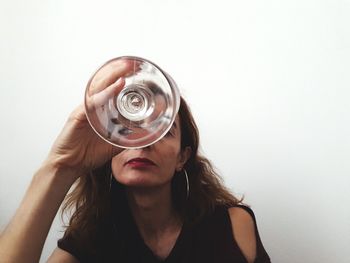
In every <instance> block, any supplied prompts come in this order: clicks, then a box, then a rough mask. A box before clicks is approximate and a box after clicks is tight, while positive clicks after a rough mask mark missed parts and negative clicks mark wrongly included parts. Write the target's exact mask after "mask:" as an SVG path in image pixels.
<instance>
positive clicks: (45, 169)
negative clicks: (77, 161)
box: [35, 158, 81, 187]
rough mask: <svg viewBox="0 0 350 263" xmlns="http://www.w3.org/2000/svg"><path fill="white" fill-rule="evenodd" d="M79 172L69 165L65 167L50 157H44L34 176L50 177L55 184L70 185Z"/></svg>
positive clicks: (78, 175)
mask: <svg viewBox="0 0 350 263" xmlns="http://www.w3.org/2000/svg"><path fill="white" fill-rule="evenodd" d="M80 175H81V172H79V171H78V170H76V169H72V168H70V167H65V166H62V165H60V164H59V163H57V162H54V161H52V160H51V159H49V158H48V159H46V160H45V161H44V162H43V163H42V165H41V167H40V168H39V170H38V171H37V172H36V174H35V177H36V178H50V180H52V181H53V182H55V183H56V184H57V183H59V185H62V186H67V187H70V186H71V185H73V183H74V182H75V181H76V180H77V179H78V178H79V177H80Z"/></svg>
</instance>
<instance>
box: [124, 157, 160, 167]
mask: <svg viewBox="0 0 350 263" xmlns="http://www.w3.org/2000/svg"><path fill="white" fill-rule="evenodd" d="M125 165H131V166H151V165H155V163H154V162H152V161H151V160H149V159H147V158H133V159H130V160H129V161H127V162H126V163H125Z"/></svg>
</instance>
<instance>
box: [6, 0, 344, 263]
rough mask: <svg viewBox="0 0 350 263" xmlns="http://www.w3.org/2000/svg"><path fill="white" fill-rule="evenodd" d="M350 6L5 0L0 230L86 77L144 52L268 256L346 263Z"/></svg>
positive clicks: (305, 0) (329, 2)
mask: <svg viewBox="0 0 350 263" xmlns="http://www.w3.org/2000/svg"><path fill="white" fill-rule="evenodd" d="M349 14H350V2H349V1H346V0H324V1H318V0H317V1H316V0H295V1H280V0H265V1H256V0H252V1H235V0H234V1H233V0H231V1H220V0H218V1H203V0H201V1H200V0H198V1H197V0H186V1H185V0H177V1H175V0H148V1H141V0H140V1H137V0H128V1H106V0H99V1H86V0H85V1H82V0H81V1H68V0H61V1H54V0H47V1H39V0H31V1H25V0H22V1H20V0H13V1H5V0H2V1H1V2H0V35H1V41H0V90H1V95H0V120H1V130H0V131H1V136H0V145H1V147H0V160H1V161H0V200H1V201H0V228H3V227H4V226H5V225H6V223H7V222H8V221H9V219H10V218H11V216H12V215H13V213H14V211H15V209H16V207H17V206H18V205H19V202H20V200H21V198H22V196H23V194H24V191H25V189H26V188H27V186H28V183H29V182H30V180H31V177H32V175H33V173H34V172H35V170H36V169H37V168H38V167H39V166H40V164H41V162H42V161H43V160H44V158H45V156H46V154H47V152H48V150H49V148H50V146H51V144H52V142H53V140H54V138H55V137H56V136H57V134H58V132H59V131H60V130H61V127H62V125H63V124H64V122H65V120H66V118H67V116H68V114H69V112H70V111H71V110H72V109H73V108H74V107H75V106H76V105H78V104H79V103H80V102H82V100H83V93H84V89H85V85H86V82H87V80H88V79H89V77H90V75H91V74H92V73H93V72H94V70H95V69H97V67H98V66H100V65H101V64H102V63H104V62H105V61H106V60H108V59H110V58H113V57H116V56H121V55H138V56H142V57H145V58H148V59H150V60H152V61H154V62H156V63H157V64H158V65H160V66H161V67H163V68H164V69H165V70H166V71H168V72H169V73H170V74H171V75H172V76H173V77H174V79H175V80H176V81H177V83H178V84H179V86H180V88H181V90H182V93H183V95H184V97H185V98H187V100H188V101H189V104H190V105H191V106H192V110H193V113H194V115H195V117H196V119H197V121H198V124H199V127H200V131H201V135H202V149H203V152H204V153H205V154H206V155H207V156H208V157H209V158H210V159H211V160H212V161H213V162H214V164H215V165H216V167H217V168H218V170H219V171H220V173H221V174H222V175H223V177H224V179H225V181H226V183H227V185H228V186H229V187H230V188H231V189H232V190H233V191H234V192H235V193H237V194H238V195H240V194H244V195H245V197H246V202H247V203H249V204H250V205H251V206H252V208H253V209H254V211H255V213H256V216H257V220H258V226H259V230H260V234H261V236H262V239H263V242H264V245H265V247H266V249H267V251H268V252H269V254H270V256H271V258H272V260H273V262H285V263H295V262H310V263H311V262H317V263H321V262H325V263H326V262H327V263H328V262H338V263H346V262H350V255H349V249H350V206H349V202H350V194H349V187H350V177H349V176H350V162H349V157H350V139H349V134H350V124H349V123H350V118H349V113H350V104H349V98H350V91H349V87H350V74H349V68H350V26H349V25H350V16H349ZM60 225H61V223H60V220H59V219H56V221H55V222H54V224H53V227H52V231H51V232H50V235H49V237H48V239H47V243H46V245H45V249H44V252H43V256H42V262H44V261H45V259H46V258H47V257H48V255H49V254H50V253H51V251H52V250H53V249H54V247H55V246H56V240H57V239H58V238H59V237H60V236H61V235H62V233H61V232H60V230H61V227H60ZM0 261H1V260H0Z"/></svg>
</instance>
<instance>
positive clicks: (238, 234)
mask: <svg viewBox="0 0 350 263" xmlns="http://www.w3.org/2000/svg"><path fill="white" fill-rule="evenodd" d="M228 212H229V215H230V219H231V225H232V232H233V236H234V238H235V240H236V242H237V244H238V246H239V248H240V249H241V251H242V253H243V255H244V256H245V258H246V259H247V261H248V262H249V263H252V262H254V260H255V257H256V235H255V222H254V219H253V218H252V216H251V215H250V214H249V212H247V211H246V210H245V209H243V208H241V207H231V208H229V209H228Z"/></svg>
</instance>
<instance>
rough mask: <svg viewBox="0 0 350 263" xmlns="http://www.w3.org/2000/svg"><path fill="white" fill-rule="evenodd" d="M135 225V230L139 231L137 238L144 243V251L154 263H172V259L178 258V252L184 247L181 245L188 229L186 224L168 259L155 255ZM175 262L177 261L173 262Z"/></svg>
mask: <svg viewBox="0 0 350 263" xmlns="http://www.w3.org/2000/svg"><path fill="white" fill-rule="evenodd" d="M133 223H134V226H135V228H136V229H137V234H138V237H137V238H138V239H139V240H140V241H141V242H142V244H143V249H144V251H145V252H146V253H147V254H149V255H151V256H152V258H153V261H154V262H157V263H158V262H159V263H170V262H172V259H173V258H174V259H175V258H176V255H177V254H178V251H179V250H180V249H181V247H182V246H181V244H182V243H183V236H184V234H185V229H186V224H185V222H183V224H182V227H181V230H180V233H179V235H178V237H177V238H176V241H175V244H174V246H173V247H172V249H171V250H170V252H169V254H168V255H167V256H166V258H164V259H160V258H159V257H158V256H157V255H155V254H154V253H153V251H152V249H151V248H150V247H149V246H148V245H147V244H146V243H145V241H144V240H143V238H142V236H141V234H140V232H139V231H138V228H137V226H136V224H135V222H133ZM173 262H175V261H174V260H173Z"/></svg>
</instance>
